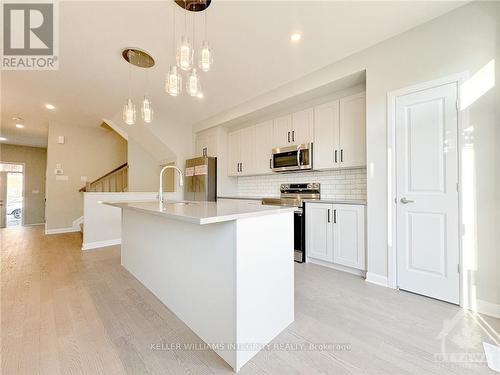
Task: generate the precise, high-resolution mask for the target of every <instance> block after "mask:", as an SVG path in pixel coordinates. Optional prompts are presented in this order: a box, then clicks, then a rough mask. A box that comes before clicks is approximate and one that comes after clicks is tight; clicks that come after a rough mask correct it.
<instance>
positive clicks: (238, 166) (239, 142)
mask: <svg viewBox="0 0 500 375" xmlns="http://www.w3.org/2000/svg"><path fill="white" fill-rule="evenodd" d="M228 143H229V145H228V175H229V176H245V175H249V174H255V126H250V127H248V128H244V129H241V130H237V131H235V132H231V133H229V135H228Z"/></svg>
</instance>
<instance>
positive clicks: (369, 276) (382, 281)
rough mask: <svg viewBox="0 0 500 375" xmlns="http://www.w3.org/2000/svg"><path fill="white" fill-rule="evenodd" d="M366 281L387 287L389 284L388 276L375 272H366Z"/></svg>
mask: <svg viewBox="0 0 500 375" xmlns="http://www.w3.org/2000/svg"><path fill="white" fill-rule="evenodd" d="M366 281H367V282H369V283H372V284H375V285H379V286H385V287H386V288H387V287H388V286H389V280H388V279H387V276H382V275H378V274H376V273H373V272H367V273H366Z"/></svg>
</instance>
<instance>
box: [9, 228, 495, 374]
mask: <svg viewBox="0 0 500 375" xmlns="http://www.w3.org/2000/svg"><path fill="white" fill-rule="evenodd" d="M0 235H1V245H2V246H1V247H2V254H1V255H2V265H1V267H2V268H1V292H2V296H1V329H2V331H1V338H2V374H6V375H7V374H9V375H10V374H38V373H40V374H50V375H52V374H92V375H93V374H106V375H110V374H230V373H231V372H232V371H231V369H230V368H229V366H228V365H227V364H226V363H225V362H223V361H222V360H221V359H220V358H219V357H218V356H217V355H216V354H215V353H214V352H212V351H210V350H199V351H188V350H174V351H169V350H160V351H158V350H156V351H155V350H152V349H151V344H160V343H163V344H171V343H201V341H200V339H199V338H198V337H197V336H196V335H195V334H194V333H193V332H191V330H190V329H189V328H187V327H186V326H185V325H184V324H183V323H182V322H181V321H180V320H179V319H177V318H176V317H175V315H173V314H172V313H171V312H170V311H169V310H168V309H167V308H166V307H165V306H164V305H162V304H161V303H160V302H159V301H158V300H157V299H156V298H155V297H154V296H153V295H152V294H151V293H149V292H148V291H147V290H146V289H145V288H144V287H143V286H142V285H141V284H140V283H139V282H138V281H137V280H135V279H134V278H133V277H132V276H131V275H130V274H129V273H128V272H127V271H126V270H125V269H123V268H122V267H121V265H120V249H119V247H118V246H115V247H109V248H106V249H102V250H97V251H89V252H85V253H82V252H81V251H80V245H81V237H80V235H79V234H63V235H52V236H45V235H43V228H41V227H31V228H21V229H4V230H1V231H0ZM295 270H296V280H295V284H296V293H295V295H296V301H295V319H296V320H295V322H294V323H293V324H292V325H290V326H289V327H288V329H287V330H286V331H285V332H283V333H282V334H281V335H279V336H278V337H277V338H276V339H275V340H274V343H283V344H286V343H339V344H341V343H345V344H349V345H350V347H351V350H349V351H335V350H323V351H319V350H318V351H293V350H269V351H262V352H260V353H259V354H258V355H257V356H256V357H254V359H253V360H252V361H251V362H249V363H248V364H247V365H245V366H244V367H243V369H242V370H241V372H240V373H241V374H444V375H446V374H471V373H478V374H492V372H491V371H490V370H488V369H487V367H486V365H485V364H484V363H480V364H473V365H469V366H467V367H464V366H463V365H456V364H440V363H437V362H436V361H435V360H434V354H435V353H440V352H441V340H439V339H438V338H437V336H438V334H439V332H440V331H441V330H442V328H443V321H444V320H446V319H450V320H451V319H453V318H454V317H456V323H457V325H456V326H454V327H453V329H452V331H451V332H450V334H449V335H448V337H447V338H446V340H445V350H446V351H447V352H448V353H464V352H472V353H476V352H479V353H481V352H482V350H481V345H480V343H481V340H482V339H486V340H488V341H490V342H491V340H489V339H488V337H487V335H486V334H485V333H484V332H483V330H482V329H481V328H480V327H479V325H478V323H476V321H475V320H474V317H472V316H470V315H467V314H464V312H463V311H462V310H461V309H459V308H458V307H456V306H453V305H450V304H447V303H443V302H439V301H435V300H432V299H428V298H425V297H421V296H417V295H413V294H410V293H406V292H399V291H394V290H390V289H387V288H381V287H378V286H375V285H370V284H367V283H366V282H364V281H363V280H362V279H360V278H357V277H355V276H351V275H349V274H345V273H342V272H337V271H333V270H329V269H325V268H322V267H320V266H315V265H312V264H311V265H310V264H308V265H304V264H297V265H296V267H295ZM165 287H168V285H166V286H165ZM457 314H458V315H457ZM479 318H480V317H479ZM479 322H481V324H485V322H486V323H488V324H489V325H490V326H491V327H492V328H494V329H496V330H497V332H498V331H499V330H500V322H499V321H498V320H495V319H489V318H485V322H482V321H481V320H479ZM464 336H466V337H468V338H469V341H471V345H470V347H469V348H467V347H464V342H467V341H464V340H463V337H464Z"/></svg>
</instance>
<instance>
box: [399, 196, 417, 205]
mask: <svg viewBox="0 0 500 375" xmlns="http://www.w3.org/2000/svg"><path fill="white" fill-rule="evenodd" d="M414 202H415V201H412V200H411V199H406V197H403V198H401V203H403V204H408V203H414Z"/></svg>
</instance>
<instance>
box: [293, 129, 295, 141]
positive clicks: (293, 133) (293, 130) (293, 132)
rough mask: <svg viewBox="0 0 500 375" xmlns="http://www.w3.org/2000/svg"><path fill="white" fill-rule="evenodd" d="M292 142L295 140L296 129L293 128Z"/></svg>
mask: <svg viewBox="0 0 500 375" xmlns="http://www.w3.org/2000/svg"><path fill="white" fill-rule="evenodd" d="M292 142H295V130H292Z"/></svg>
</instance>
